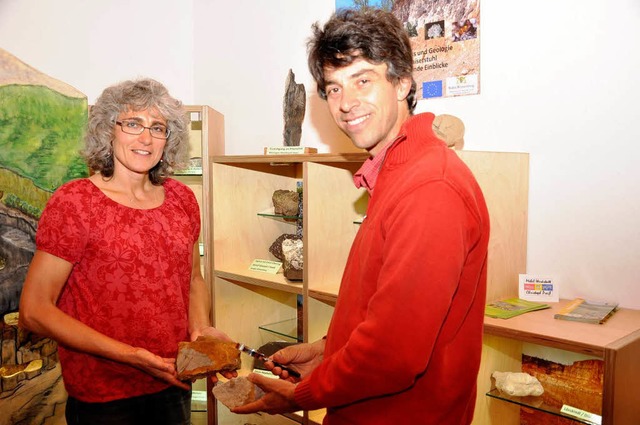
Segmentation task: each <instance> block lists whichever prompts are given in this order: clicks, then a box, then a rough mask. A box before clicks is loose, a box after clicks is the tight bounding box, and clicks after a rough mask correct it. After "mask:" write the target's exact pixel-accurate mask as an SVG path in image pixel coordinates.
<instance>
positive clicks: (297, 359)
mask: <svg viewBox="0 0 640 425" xmlns="http://www.w3.org/2000/svg"><path fill="white" fill-rule="evenodd" d="M324 344H325V340H324V339H321V340H319V341H316V342H314V343H311V344H296V345H291V346H289V347H285V348H283V349H282V350H280V351H278V352H276V353H275V354H274V355H273V356H271V358H272V359H273V361H276V362H278V363H280V364H281V365H283V366H287V367H289V366H291V368H292V369H294V370H295V371H297V372H299V373H300V375H301V376H302V377H305V376H308V375H309V374H310V373H311V372H312V371H313V370H314V369H315V368H316V367H318V365H319V364H320V363H321V362H322V358H323V354H324ZM265 366H266V367H267V369H269V370H271V372H273V374H274V375H278V376H279V377H280V378H282V379H288V380H289V381H290V382H296V381H298V379H296V378H293V377H291V376H290V375H289V372H287V371H286V370H284V369H282V368H280V367H277V366H275V365H274V364H273V362H265Z"/></svg>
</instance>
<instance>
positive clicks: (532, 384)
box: [491, 371, 544, 397]
mask: <svg viewBox="0 0 640 425" xmlns="http://www.w3.org/2000/svg"><path fill="white" fill-rule="evenodd" d="M491 376H492V377H493V378H494V379H495V380H496V388H497V389H499V390H500V391H502V392H503V393H506V394H509V395H512V396H518V397H524V396H528V395H532V396H539V395H542V393H543V392H544V389H543V388H542V385H541V384H540V381H538V380H537V379H536V378H535V377H533V376H531V375H529V374H528V373H523V372H497V371H496V372H493V374H492V375H491Z"/></svg>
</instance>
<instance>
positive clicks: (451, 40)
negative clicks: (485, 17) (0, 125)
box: [335, 0, 480, 100]
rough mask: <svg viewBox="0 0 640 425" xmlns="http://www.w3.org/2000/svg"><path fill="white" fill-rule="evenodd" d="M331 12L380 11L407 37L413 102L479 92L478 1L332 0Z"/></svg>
mask: <svg viewBox="0 0 640 425" xmlns="http://www.w3.org/2000/svg"><path fill="white" fill-rule="evenodd" d="M335 4H336V10H339V9H361V8H368V7H375V8H382V9H386V10H389V11H391V12H393V14H394V15H396V16H397V17H398V19H399V20H400V21H401V22H403V25H404V27H405V29H406V30H407V32H408V33H409V38H410V40H411V49H412V51H413V77H414V79H415V80H416V83H417V84H418V90H417V92H416V98H417V99H418V100H419V99H429V98H437V97H454V96H467V95H474V94H479V93H480V0H336V3H335Z"/></svg>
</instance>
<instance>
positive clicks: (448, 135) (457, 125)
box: [432, 114, 464, 150]
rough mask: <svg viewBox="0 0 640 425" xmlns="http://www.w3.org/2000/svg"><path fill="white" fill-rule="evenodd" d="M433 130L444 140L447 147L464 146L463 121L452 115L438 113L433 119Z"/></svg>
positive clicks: (457, 148) (459, 148) (460, 148)
mask: <svg viewBox="0 0 640 425" xmlns="http://www.w3.org/2000/svg"><path fill="white" fill-rule="evenodd" d="M432 127H433V132H434V133H436V136H438V138H440V139H442V140H444V142H445V143H446V144H447V146H448V147H450V148H452V149H456V150H462V148H463V147H464V123H463V122H462V120H461V119H460V118H458V117H454V116H453V115H447V114H443V115H438V116H436V117H435V119H434V120H433V124H432Z"/></svg>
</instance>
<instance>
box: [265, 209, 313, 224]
mask: <svg viewBox="0 0 640 425" xmlns="http://www.w3.org/2000/svg"><path fill="white" fill-rule="evenodd" d="M258 215H259V216H260V217H270V218H279V219H281V220H288V221H291V220H302V217H300V216H298V215H282V214H276V213H275V212H274V209H273V208H270V209H268V210H265V211H261V212H259V213H258Z"/></svg>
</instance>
